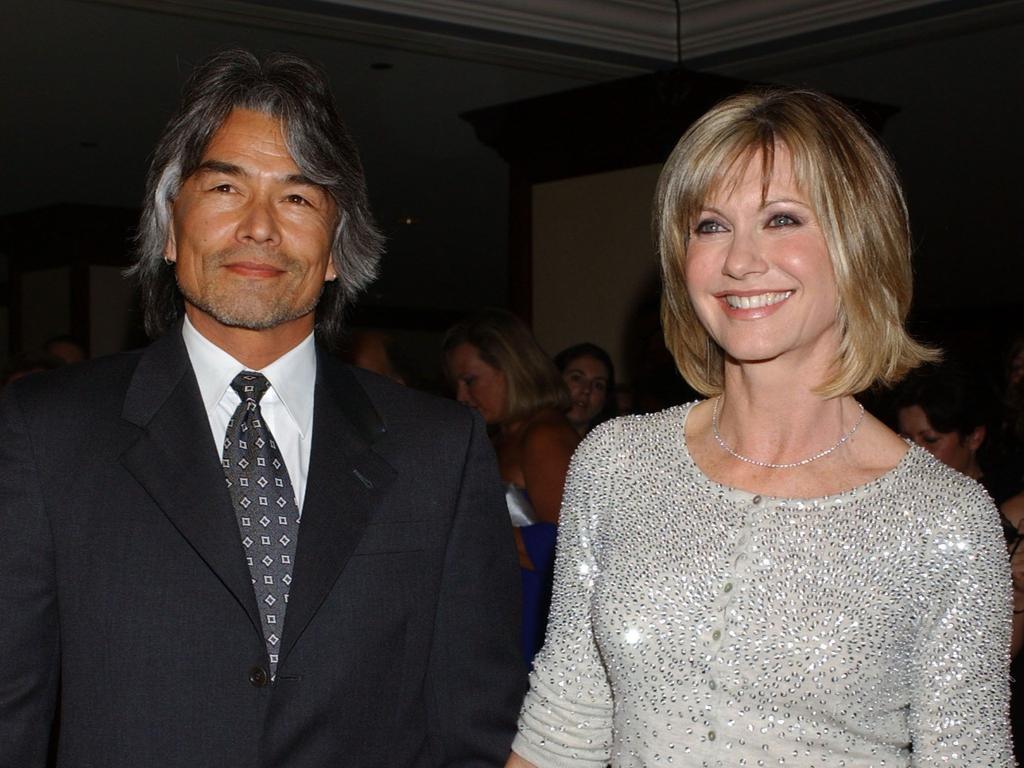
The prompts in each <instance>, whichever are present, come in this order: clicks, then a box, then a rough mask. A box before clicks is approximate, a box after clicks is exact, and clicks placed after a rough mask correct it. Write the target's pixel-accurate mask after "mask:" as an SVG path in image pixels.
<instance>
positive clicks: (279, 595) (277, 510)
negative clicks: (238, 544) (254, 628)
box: [221, 371, 300, 678]
mask: <svg viewBox="0 0 1024 768" xmlns="http://www.w3.org/2000/svg"><path fill="white" fill-rule="evenodd" d="M231 388H232V389H233V390H235V392H237V393H238V396H239V397H240V398H242V402H241V403H239V404H238V408H236V409H235V413H234V415H233V416H232V417H231V421H230V422H228V429H227V434H226V435H225V436H224V459H223V460H222V462H221V463H222V465H223V466H224V477H225V479H226V480H227V483H228V491H229V492H230V493H231V500H232V501H233V502H234V505H235V516H236V518H237V519H238V530H239V531H240V532H241V535H242V546H243V547H244V548H245V559H246V562H247V563H248V564H249V573H250V574H252V587H253V591H254V592H255V593H256V603H257V607H258V608H259V612H260V618H261V620H262V623H263V637H264V638H265V639H266V642H267V652H268V653H269V654H270V674H271V678H273V677H274V675H275V674H276V672H277V651H278V645H279V644H280V642H281V634H282V630H283V629H284V614H285V608H286V607H287V605H288V588H289V586H290V585H291V583H292V568H293V564H294V562H295V543H296V539H297V538H298V534H299V520H300V516H299V510H298V505H297V504H296V502H295V492H294V491H293V490H292V483H291V480H290V479H289V478H288V470H287V468H286V467H285V465H284V461H283V459H282V458H281V451H280V450H278V447H277V443H276V442H274V437H273V435H271V434H270V427H268V426H267V425H266V424H264V422H263V414H262V413H261V412H260V398H262V397H263V395H264V394H265V393H266V391H267V390H268V389H269V388H270V382H269V381H267V379H266V377H265V376H264V375H263V374H262V373H254V372H253V371H242V372H241V373H240V374H238V375H237V376H235V378H234V380H233V381H232V382H231Z"/></svg>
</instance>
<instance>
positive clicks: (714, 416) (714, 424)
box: [711, 395, 864, 469]
mask: <svg viewBox="0 0 1024 768" xmlns="http://www.w3.org/2000/svg"><path fill="white" fill-rule="evenodd" d="M721 402H722V396H721V395H719V396H718V397H716V398H715V404H714V405H713V406H712V408H711V432H712V433H713V434H714V436H715V441H716V442H717V443H718V444H719V445H720V446H721V447H722V450H724V451H725V452H726V453H728V454H729V455H730V456H732V457H733V458H736V459H739V460H740V461H745V462H746V463H747V464H753V465H754V466H757V467H764V468H765V469H793V468H794V467H802V466H804V465H805V464H810V463H811V462H812V461H817V460H818V459H821V458H824V457H825V456H828V455H829V454H830V453H832V452H833V451H834V450H836V449H837V448H838V447H839V446H841V445H842V444H843V443H845V442H846V441H848V440H849V439H850V438H851V437H853V435H854V433H855V432H856V431H857V430H858V429H859V428H860V425H861V422H863V421H864V406H863V405H861V404H860V403H857V405H858V407H860V416H859V417H858V418H857V423H856V424H854V425H853V426H852V427H851V428H850V431H849V432H847V433H846V434H845V435H843V436H842V437H840V438H839V442H837V443H836V444H835V445H833V446H832V447H831V448H826V449H825V450H823V451H818V453H816V454H814V455H813V456H809V457H808V458H806V459H801V460H800V461H794V462H791V463H788V464H773V463H771V462H770V461H758V460H757V459H751V458H750V457H749V456H744V455H743V454H741V453H737V452H736V451H734V450H733V449H732V448H731V447H729V444H728V443H727V442H725V440H724V439H723V438H722V434H721V433H720V432H719V431H718V406H719V404H720V403H721Z"/></svg>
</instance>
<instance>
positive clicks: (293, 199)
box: [285, 195, 309, 205]
mask: <svg viewBox="0 0 1024 768" xmlns="http://www.w3.org/2000/svg"><path fill="white" fill-rule="evenodd" d="M285 200H287V201H288V202H289V203H296V204H297V205H309V200H307V199H306V198H304V197H303V196H302V195H288V196H287V197H286V198H285Z"/></svg>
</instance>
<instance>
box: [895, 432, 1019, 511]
mask: <svg viewBox="0 0 1024 768" xmlns="http://www.w3.org/2000/svg"><path fill="white" fill-rule="evenodd" d="M902 465H903V471H902V472H897V473H896V474H895V477H894V484H893V490H894V491H895V490H899V491H900V492H901V493H899V494H898V496H901V497H902V498H903V499H904V500H905V502H906V504H907V506H908V508H910V509H913V510H914V512H915V514H916V515H917V516H919V517H921V518H923V519H925V520H926V521H927V522H929V523H931V524H933V525H937V526H939V527H940V528H949V527H952V528H960V527H964V526H968V527H969V526H972V525H979V524H980V525H984V526H985V527H990V526H996V524H997V522H998V514H999V513H998V510H997V509H996V506H995V503H994V502H993V501H992V497H991V496H989V494H988V491H986V490H985V487H984V486H983V485H982V484H981V483H979V482H978V481H977V480H973V479H972V478H970V477H968V476H967V475H964V474H962V473H960V472H958V471H956V470H955V469H953V468H952V467H949V466H947V465H946V464H944V463H943V462H941V461H940V460H939V459H936V458H935V457H934V456H932V455H931V454H930V453H928V451H926V450H924V449H923V448H920V447H918V446H916V445H912V446H910V449H909V451H908V452H907V455H906V456H905V458H904V460H903V462H902ZM894 495H897V494H894Z"/></svg>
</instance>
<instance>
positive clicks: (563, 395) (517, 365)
mask: <svg viewBox="0 0 1024 768" xmlns="http://www.w3.org/2000/svg"><path fill="white" fill-rule="evenodd" d="M461 344H471V345H472V346H474V347H476V349H477V352H478V353H479V355H480V359H481V360H483V361H484V362H485V363H487V364H488V365H490V366H492V367H493V368H497V369H498V370H499V371H501V372H502V373H503V374H505V388H506V389H505V412H504V414H503V416H502V421H517V420H519V419H525V418H527V417H528V416H531V415H533V414H534V413H536V412H537V411H541V410H544V409H546V408H554V409H556V410H558V411H567V410H569V406H570V405H571V403H570V400H569V390H568V388H567V387H566V386H565V382H564V381H563V380H562V374H560V373H559V372H558V369H557V368H556V367H555V364H554V362H552V360H551V359H550V358H549V357H548V356H547V354H545V352H544V350H543V349H541V346H540V344H538V343H537V340H536V339H535V338H534V337H533V334H532V333H530V329H529V328H527V327H526V324H525V323H523V321H522V320H520V319H519V318H518V317H516V316H515V315H513V314H512V313H511V312H506V311H505V310H501V309H487V310H483V311H481V312H478V313H477V314H475V315H473V316H471V317H468V318H466V319H465V320H463V321H462V322H460V323H458V324H457V325H454V326H452V327H451V328H449V329H448V332H447V333H446V334H445V336H444V342H443V343H442V350H443V352H444V355H445V373H446V375H448V377H449V379H450V378H451V374H450V372H449V371H448V365H447V358H448V355H449V353H451V351H452V350H454V349H455V348H456V347H458V346H459V345H461Z"/></svg>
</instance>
